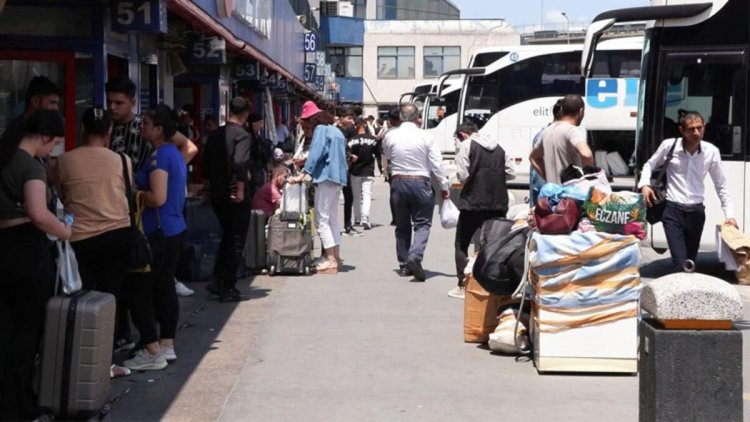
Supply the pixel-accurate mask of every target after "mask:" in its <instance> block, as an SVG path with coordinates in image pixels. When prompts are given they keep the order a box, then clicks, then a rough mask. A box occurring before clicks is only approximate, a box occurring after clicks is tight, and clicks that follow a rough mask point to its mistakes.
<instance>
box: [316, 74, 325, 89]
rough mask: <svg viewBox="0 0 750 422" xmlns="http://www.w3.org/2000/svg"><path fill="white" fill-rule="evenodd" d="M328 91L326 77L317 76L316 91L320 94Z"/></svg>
mask: <svg viewBox="0 0 750 422" xmlns="http://www.w3.org/2000/svg"><path fill="white" fill-rule="evenodd" d="M325 89H326V77H325V76H316V77H315V90H316V91H318V92H323V91H325Z"/></svg>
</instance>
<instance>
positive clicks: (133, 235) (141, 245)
mask: <svg viewBox="0 0 750 422" xmlns="http://www.w3.org/2000/svg"><path fill="white" fill-rule="evenodd" d="M120 159H121V160H122V177H123V179H124V181H125V196H126V198H127V201H128V214H129V215H130V236H129V237H130V247H129V250H128V255H127V267H128V271H130V272H148V271H150V268H149V267H150V265H151V261H152V256H151V246H150V245H149V243H148V238H147V237H146V235H145V234H144V233H143V229H142V225H141V219H140V215H141V213H140V212H138V213H137V214H138V217H137V218H136V209H135V208H136V207H137V201H136V198H134V197H133V190H132V188H131V186H130V174H129V172H128V164H127V161H126V160H125V155H124V154H122V153H120Z"/></svg>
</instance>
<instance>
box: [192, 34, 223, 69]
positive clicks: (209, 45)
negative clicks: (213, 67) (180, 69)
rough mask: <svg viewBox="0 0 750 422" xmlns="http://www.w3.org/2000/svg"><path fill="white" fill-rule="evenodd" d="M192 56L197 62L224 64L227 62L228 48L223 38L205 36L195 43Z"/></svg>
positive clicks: (194, 61)
mask: <svg viewBox="0 0 750 422" xmlns="http://www.w3.org/2000/svg"><path fill="white" fill-rule="evenodd" d="M190 58H191V59H192V62H193V63H196V64H224V63H226V62H227V49H226V44H225V42H224V39H223V38H220V37H205V38H201V39H199V40H197V41H195V42H194V43H193V45H192V46H191V48H190Z"/></svg>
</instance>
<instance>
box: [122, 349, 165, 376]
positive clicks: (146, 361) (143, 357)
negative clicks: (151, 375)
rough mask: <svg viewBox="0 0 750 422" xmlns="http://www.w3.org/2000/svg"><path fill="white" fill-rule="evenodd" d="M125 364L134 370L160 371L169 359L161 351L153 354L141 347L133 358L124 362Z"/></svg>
mask: <svg viewBox="0 0 750 422" xmlns="http://www.w3.org/2000/svg"><path fill="white" fill-rule="evenodd" d="M123 365H124V366H125V367H126V368H130V369H132V370H134V371H158V370H161V369H164V368H166V367H167V360H166V359H165V358H164V354H163V353H161V352H159V353H157V354H155V355H152V354H151V353H149V352H148V350H146V349H141V350H139V351H138V353H136V354H135V357H133V359H128V360H126V361H125V362H123Z"/></svg>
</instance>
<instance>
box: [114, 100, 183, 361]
mask: <svg viewBox="0 0 750 422" xmlns="http://www.w3.org/2000/svg"><path fill="white" fill-rule="evenodd" d="M142 132H143V136H144V137H145V138H146V139H148V141H149V143H151V146H152V148H153V150H154V152H153V154H152V155H151V157H149V160H148V162H147V163H146V165H144V166H143V167H142V168H141V170H139V171H138V173H137V174H136V175H135V183H136V186H137V187H138V189H140V190H141V192H139V201H142V203H143V204H144V206H145V210H144V212H143V230H144V232H145V233H146V236H147V237H148V240H149V244H150V245H151V254H152V255H153V261H152V263H151V272H149V273H145V274H144V276H143V277H137V278H136V279H135V280H134V281H133V282H132V283H131V286H129V287H128V288H129V289H132V290H130V292H129V294H128V296H129V297H128V302H129V304H130V310H131V317H132V319H133V325H135V327H136V328H137V329H138V331H139V332H140V334H141V344H143V345H145V348H144V349H142V350H139V351H138V352H137V353H136V355H135V357H133V358H132V359H129V360H126V361H125V366H126V367H128V368H130V369H134V370H159V369H164V368H166V366H167V362H169V361H173V360H176V359H177V356H176V355H175V352H174V338H175V334H176V332H177V319H178V316H179V302H178V301H177V293H176V292H175V288H174V273H175V270H176V269H177V259H178V258H179V253H180V247H181V244H182V238H183V237H184V234H185V230H186V229H187V225H186V223H185V216H184V214H183V209H184V207H185V186H186V183H187V168H186V167H185V161H184V160H183V159H182V155H181V154H180V151H179V149H177V146H176V145H175V143H174V141H173V139H172V137H173V136H174V134H175V133H176V132H177V116H176V115H175V113H174V111H172V109H171V108H169V107H168V106H166V105H158V106H157V107H156V108H154V109H151V110H149V111H148V112H147V113H146V115H145V116H144V119H143V128H142ZM157 322H158V324H159V329H158V331H157V326H156V324H157Z"/></svg>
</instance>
